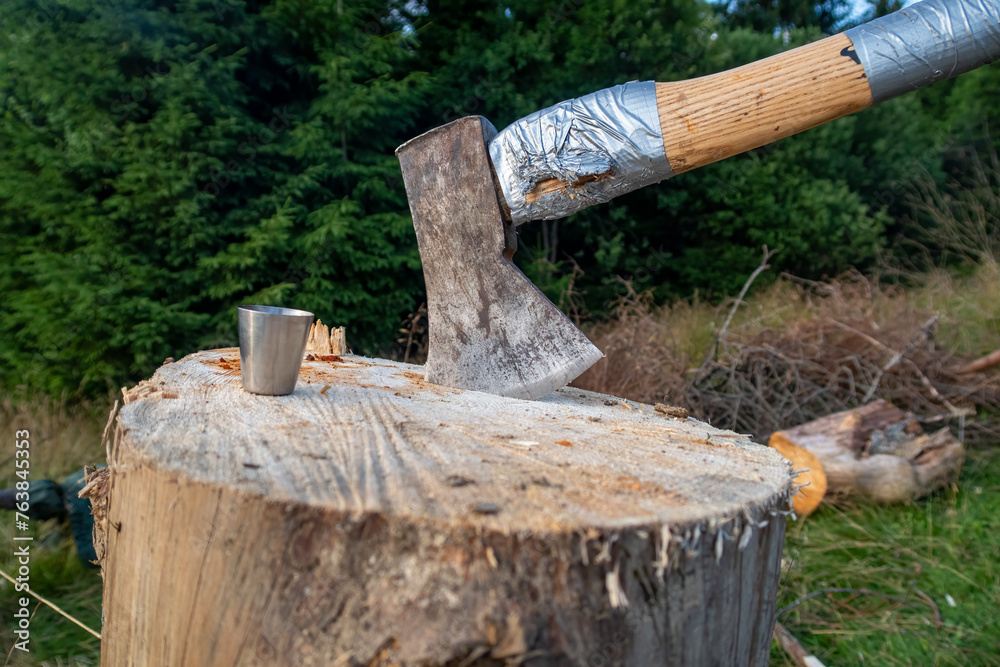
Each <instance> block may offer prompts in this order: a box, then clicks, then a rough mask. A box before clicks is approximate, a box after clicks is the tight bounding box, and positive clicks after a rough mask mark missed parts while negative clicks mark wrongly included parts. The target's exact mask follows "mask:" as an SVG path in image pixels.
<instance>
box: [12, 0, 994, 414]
mask: <svg viewBox="0 0 1000 667" xmlns="http://www.w3.org/2000/svg"><path fill="white" fill-rule="evenodd" d="M898 4H899V3H892V2H876V3H874V4H873V5H872V6H871V7H869V9H868V11H867V15H866V16H867V17H871V16H874V15H875V14H879V13H884V12H886V11H889V10H892V9H894V8H896V6H897V5H898ZM851 10H852V5H851V4H850V3H849V2H846V1H844V0H827V1H826V2H822V3H814V2H808V1H800V2H797V1H786V0H781V1H780V2H757V1H749V0H739V1H736V2H729V3H724V4H722V5H711V4H707V3H705V2H701V1H699V0H671V1H670V2H662V1H661V2H653V1H650V0H638V1H635V0H629V1H626V0H588V1H587V2H584V1H583V0H530V1H520V0H514V1H512V2H507V3H500V4H491V3H483V2H464V1H461V0H458V1H451V0H447V1H441V0H428V1H427V2H395V1H393V0H388V1H387V0H329V1H323V2H317V1H316V0H274V1H272V2H257V1H248V2H244V1H242V0H214V1H212V2H210V1H208V0H159V1H153V0H111V1H109V2H99V3H98V2H92V1H90V0H59V1H52V0H43V1H42V2H36V1H34V0H5V2H4V3H3V5H2V8H0V25H2V30H0V71H2V72H3V76H2V77H0V113H2V119H3V120H2V126H0V155H2V158H3V159H2V161H0V385H6V386H15V385H26V386H27V387H30V388H32V389H37V390H41V391H42V392H43V393H48V394H53V395H68V396H87V395H103V394H106V392H107V391H108V390H109V389H111V390H117V388H118V387H119V386H121V385H122V384H123V383H125V382H127V381H136V380H138V379H141V378H143V377H147V376H149V375H150V374H151V373H152V371H153V370H154V369H155V368H156V367H157V366H158V365H159V364H160V363H161V362H162V361H163V359H164V358H166V357H168V356H174V357H180V356H182V355H184V354H186V353H189V352H192V351H195V350H198V349H204V348H210V347H220V346H226V345H231V344H234V343H235V340H236V338H235V308H234V306H235V305H237V304H240V303H247V302H254V303H264V304H280V305H286V306H293V307H298V308H305V309H309V310H312V311H314V312H315V313H316V314H317V316H319V317H320V318H322V319H323V320H324V321H325V322H328V323H334V324H337V325H343V326H346V327H347V335H348V341H349V343H350V344H351V346H352V347H353V348H354V349H355V350H356V351H361V352H365V353H388V352H390V351H391V348H392V345H393V340H394V336H395V333H396V331H397V329H398V328H399V325H400V322H401V321H402V319H403V318H404V317H405V316H406V315H407V314H408V313H410V312H413V311H414V310H415V309H416V308H417V307H418V306H419V304H420V303H421V302H422V300H423V287H422V275H421V271H420V262H419V255H418V253H417V250H416V243H415V238H414V235H413V231H412V227H411V223H410V217H409V211H408V209H407V204H406V194H405V190H404V188H403V185H402V182H401V177H400V171H399V166H398V163H397V161H396V158H395V157H394V155H393V151H394V149H395V148H396V146H398V145H399V144H401V143H403V142H404V141H406V140H407V139H409V138H411V137H413V136H415V135H417V134H419V133H421V132H423V131H425V130H427V129H429V128H432V127H435V126H437V125H440V124H443V123H445V122H447V121H449V120H452V119H454V118H457V117H460V116H463V115H467V114H482V115H485V116H486V117H487V118H489V119H490V120H492V121H493V122H494V124H495V125H497V126H498V127H503V126H505V125H506V124H508V123H509V122H511V121H513V120H515V119H516V118H519V117H521V116H523V115H526V114H528V113H530V112H532V111H535V110H537V109H540V108H542V107H545V106H548V105H550V104H553V103H555V102H558V101H561V100H563V99H567V98H570V97H574V96H578V95H581V94H585V93H588V92H591V91H593V90H596V89H599V88H601V87H605V86H610V85H613V84H617V83H622V82H625V81H629V80H650V79H655V80H659V81H670V80H678V79H686V78H690V77H695V76H699V75H703V74H708V73H712V72H717V71H720V70H723V69H726V68H729V67H733V66H737V65H740V64H743V63H746V62H749V61H752V60H754V59H758V58H761V57H764V56H767V55H770V54H773V53H776V52H779V51H782V50H784V49H788V48H791V47H794V46H796V45H799V44H802V43H805V42H808V41H811V40H815V39H817V38H820V37H821V36H822V34H823V33H830V32H836V31H838V30H840V29H842V28H844V27H846V26H847V24H848V19H847V16H848V15H849V14H850V13H851ZM998 117H1000V77H998V76H997V69H996V67H987V68H983V69H980V70H978V71H976V72H973V73H970V74H968V75H966V76H964V77H961V78H960V79H958V80H955V81H951V82H946V83H944V84H941V85H938V86H936V87H933V88H931V89H927V90H924V91H921V92H920V93H919V94H916V95H911V96H908V97H905V98H900V99H897V100H894V101H892V102H890V103H888V104H885V105H883V106H881V107H878V108H875V109H873V110H870V111H867V112H865V113H862V114H860V115H858V116H856V117H851V118H846V119H842V120H840V121H837V122H835V123H831V124H829V125H826V126H824V127H821V128H818V129H815V130H813V131H810V132H807V133H805V134H803V135H800V136H797V137H792V138H789V139H786V140H784V141H781V142H779V143H778V144H776V145H773V146H770V147H765V148H762V149H760V150H757V151H753V152H751V153H749V154H745V155H742V156H740V157H738V158H734V159H730V160H727V161H724V162H722V163H719V164H715V165H711V166H709V167H707V168H704V169H701V170H697V171H695V172H692V173H688V174H684V175H681V176H679V177H677V178H675V179H673V180H671V181H669V182H667V183H664V184H662V185H659V186H656V187H652V188H647V189H646V190H645V191H642V192H637V193H634V194H632V195H630V196H627V197H623V198H621V199H619V200H617V201H615V202H613V203H612V204H610V205H606V206H602V207H598V208H595V209H591V210H588V211H585V212H583V213H580V214H578V215H576V216H574V217H572V218H570V219H567V220H564V221H559V222H552V223H535V224H532V225H528V226H525V227H522V228H521V229H522V232H521V245H522V249H521V251H520V252H519V253H518V256H517V258H516V259H517V261H518V262H519V263H520V264H521V266H522V267H523V268H524V269H525V271H526V272H527V273H528V274H529V276H531V277H532V278H533V279H534V280H535V281H536V283H537V284H539V286H540V287H542V288H543V289H545V290H546V291H547V292H548V293H549V294H550V295H551V296H553V297H554V298H556V299H558V298H559V296H560V294H564V293H565V292H566V288H567V287H568V286H569V285H570V281H571V280H572V286H573V295H574V299H575V301H574V306H576V308H577V309H578V311H579V312H583V313H584V314H585V317H586V318H589V319H592V320H601V319H602V318H605V317H606V316H607V315H608V312H609V310H610V308H609V304H612V303H614V302H615V300H616V298H618V297H619V296H621V295H622V294H623V290H624V288H623V287H622V282H621V281H620V280H619V279H618V277H621V278H625V279H628V280H631V281H632V285H633V286H634V288H635V289H636V290H637V291H640V292H641V291H644V290H651V291H652V294H653V295H654V297H655V299H656V300H657V301H659V302H664V301H666V300H672V299H677V298H686V297H690V296H691V295H693V294H695V293H697V294H699V295H700V296H701V297H702V298H707V299H708V300H713V299H719V298H720V297H722V296H725V295H729V294H732V293H735V291H736V290H737V289H738V288H739V286H740V285H741V284H742V282H743V281H744V280H745V278H746V275H747V274H748V273H749V272H750V271H751V270H752V269H753V268H754V267H755V266H756V265H757V263H758V261H759V254H760V247H761V245H763V244H767V246H768V247H769V248H771V249H777V250H779V251H780V252H779V254H778V255H777V256H776V257H775V258H774V259H773V261H772V267H773V268H774V269H775V272H773V274H772V275H774V274H777V273H778V272H780V271H789V272H792V273H794V274H796V275H798V276H801V277H806V278H818V277H822V276H824V275H835V274H838V273H839V272H841V271H843V270H845V269H846V268H848V267H849V266H855V267H860V268H861V269H865V268H867V267H869V266H871V264H872V262H874V261H875V260H876V258H877V257H879V256H880V253H883V252H884V251H885V250H886V249H889V248H891V247H892V246H893V245H894V243H893V240H894V239H895V238H896V237H897V236H898V235H899V234H900V233H901V232H905V231H909V232H913V233H912V234H910V235H911V236H912V237H914V238H919V237H920V229H921V226H922V225H924V224H925V221H923V220H920V219H919V216H918V217H914V214H913V212H912V210H911V207H910V206H909V204H908V202H907V196H908V194H909V193H911V192H913V191H914V186H915V185H916V184H918V183H922V182H924V181H926V180H928V179H929V180H930V181H931V182H932V183H937V184H944V183H945V180H946V179H947V178H952V179H959V180H961V179H962V178H964V177H966V176H967V174H966V171H967V166H968V164H969V161H970V160H969V156H970V155H971V154H972V152H973V151H980V152H981V151H982V150H983V149H984V148H989V147H990V146H991V144H993V143H995V141H996V140H995V139H993V137H992V135H991V134H990V129H991V127H992V126H993V125H995V124H996V122H997V119H998ZM908 228H909V229H908ZM924 247H925V248H928V246H927V245H926V244H925V246H924ZM929 250H930V251H931V252H932V253H933V252H935V251H936V249H935V248H933V247H929ZM767 280H768V278H767V277H765V278H764V279H762V280H761V284H764V283H766V282H767Z"/></svg>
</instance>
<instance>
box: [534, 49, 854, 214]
mask: <svg viewBox="0 0 1000 667" xmlns="http://www.w3.org/2000/svg"><path fill="white" fill-rule="evenodd" d="M871 105H872V93H871V89H870V87H869V85H868V79H867V77H866V76H865V68H864V66H863V65H862V64H861V62H860V60H859V59H858V57H857V54H856V53H855V51H854V45H853V44H852V43H851V40H850V39H849V38H848V37H847V35H846V34H843V33H841V34H839V35H834V36H833V37H827V38H826V39H822V40H820V41H818V42H813V43H811V44H806V45H805V46H800V47H798V48H796V49H792V50H791V51H786V52H784V53H779V54H777V55H775V56H771V57H770V58H764V59H763V60H758V61H757V62H754V63H750V64H749V65H743V66H742V67H737V68H735V69H731V70H728V71H726V72H720V73H718V74H712V75H709V76H703V77H700V78H698V79H689V80H687V81H676V82H671V83H657V84H656V106H657V111H658V114H659V117H660V130H661V133H662V136H663V148H664V151H665V152H666V155H667V160H669V162H670V167H671V169H672V170H673V172H674V174H681V173H684V172H685V171H691V170H692V169H696V168H698V167H702V166H704V165H706V164H711V163H712V162H718V161H719V160H724V159H726V158H727V157H732V156H733V155H739V154H740V153H743V152H745V151H748V150H751V149H753V148H758V147H760V146H763V145H765V144H769V143H771V142H773V141H777V140H778V139H783V138H784V137H787V136H790V135H793V134H795V133H797V132H802V131H803V130H808V129H809V128H811V127H816V126H817V125H821V124H822V123H825V122H827V121H831V120H834V119H836V118H840V117H841V116H846V115H848V114H852V113H854V112H856V111H861V110H862V109H865V108H867V107H870V106H871ZM565 187H566V184H565V183H563V182H562V181H560V180H558V179H555V178H550V179H546V180H543V181H539V182H538V183H537V184H536V185H535V187H534V189H533V190H532V191H531V192H530V193H528V195H527V201H528V202H529V203H532V202H535V201H537V200H539V199H541V198H543V197H545V196H546V195H549V194H551V193H554V192H557V191H559V190H564V189H565Z"/></svg>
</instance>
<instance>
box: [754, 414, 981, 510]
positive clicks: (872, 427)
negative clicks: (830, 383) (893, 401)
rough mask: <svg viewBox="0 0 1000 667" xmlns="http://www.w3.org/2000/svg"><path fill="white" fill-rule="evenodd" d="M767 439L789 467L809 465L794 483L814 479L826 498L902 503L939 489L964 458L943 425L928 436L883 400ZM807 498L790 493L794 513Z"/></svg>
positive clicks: (951, 478)
mask: <svg viewBox="0 0 1000 667" xmlns="http://www.w3.org/2000/svg"><path fill="white" fill-rule="evenodd" d="M770 444H771V445H772V446H774V447H776V448H777V449H778V450H779V451H781V452H782V453H783V454H786V452H787V454H786V456H787V457H788V458H789V459H790V460H792V461H793V463H794V466H793V467H796V468H800V469H801V468H809V473H807V474H803V475H802V476H801V478H799V479H797V480H796V482H795V484H796V486H798V485H799V484H802V483H803V482H809V481H811V480H812V479H813V478H816V481H817V483H818V485H822V484H825V488H826V494H827V496H828V497H829V496H834V497H836V496H860V497H863V498H867V499H869V500H872V501H875V502H880V503H893V502H906V501H909V500H913V499H914V498H919V497H921V496H925V495H927V494H928V493H932V492H933V491H936V490H937V489H940V488H942V487H943V486H945V485H947V484H949V483H950V482H952V481H954V480H955V479H956V478H957V476H958V472H959V471H960V470H961V468H962V463H963V461H964V460H965V452H964V449H963V447H962V443H960V442H959V441H958V440H957V439H956V438H955V437H954V436H953V435H952V434H951V432H950V431H949V430H948V429H947V428H942V429H940V430H938V431H935V432H934V433H931V434H929V435H928V434H926V433H924V430H923V428H922V427H921V426H920V424H919V423H918V422H917V419H916V417H915V416H914V415H913V413H910V412H905V411H903V410H900V409H898V408H896V407H893V406H892V405H890V404H889V403H887V402H885V401H875V402H873V403H869V404H868V405H864V406H862V407H860V408H855V409H853V410H845V411H844V412H838V413H836V414H832V415H827V416H825V417H820V418H819V419H816V420H813V421H811V422H808V423H806V424H802V425H801V426H796V427H795V428H790V429H786V430H784V431H778V432H776V433H774V434H773V435H772V436H771V440H770ZM797 450H804V451H805V452H806V453H808V454H811V455H812V456H814V457H815V459H816V460H818V461H819V463H820V465H821V466H822V469H821V470H818V469H817V468H816V466H815V465H810V464H808V463H805V464H804V463H803V462H802V461H800V460H798V459H797V456H798V455H799V453H798V451H797ZM806 488H808V487H806ZM804 490H805V489H803V491H804ZM812 500H813V499H810V502H808V503H807V502H805V501H804V500H800V499H799V498H798V497H796V498H795V499H794V501H795V503H796V513H801V514H807V513H808V512H809V511H812V510H811V509H808V506H809V505H812V507H813V508H814V505H813V504H812V502H811V501H812ZM800 509H801V511H800ZM807 510H808V511H807Z"/></svg>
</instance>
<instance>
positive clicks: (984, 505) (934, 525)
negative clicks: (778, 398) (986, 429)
mask: <svg viewBox="0 0 1000 667" xmlns="http://www.w3.org/2000/svg"><path fill="white" fill-rule="evenodd" d="M783 566H784V572H783V575H782V581H781V590H780V594H779V601H778V607H779V609H781V608H782V607H786V606H787V605H790V604H792V603H793V602H795V601H796V600H800V599H802V598H804V597H805V596H807V595H808V594H810V593H811V592H813V591H818V590H822V589H827V588H851V589H866V590H870V591H872V593H871V594H857V593H832V594H828V595H819V596H817V597H814V598H811V599H809V600H806V601H805V602H802V603H801V604H799V605H798V606H795V607H794V608H791V609H789V610H788V611H787V612H785V613H781V614H780V620H781V621H782V623H784V624H785V627H786V628H788V630H789V631H790V632H791V633H792V634H794V635H795V636H796V638H798V639H799V641H800V642H801V643H802V644H803V646H805V647H806V648H807V650H809V651H810V652H811V653H813V654H814V655H816V656H817V657H818V658H819V659H820V660H822V661H823V662H824V663H825V664H827V665H836V666H837V667H845V666H848V665H914V666H916V665H919V666H925V665H926V666H930V665H955V666H956V667H958V666H968V667H973V666H975V665H996V664H998V660H1000V614H998V613H997V610H998V609H1000V450H997V449H995V448H994V449H989V450H978V451H971V452H969V457H968V460H967V461H966V464H965V467H964V469H963V471H962V474H961V477H960V479H959V481H958V483H957V484H956V485H954V486H953V487H952V488H950V489H947V490H946V491H944V492H941V493H938V494H936V495H934V496H932V497H930V498H927V499H925V500H923V501H920V502H917V503H914V504H912V505H908V506H875V505H862V506H856V507H830V506H827V507H824V508H821V509H820V510H819V511H817V512H816V513H815V514H813V515H811V516H810V517H808V518H807V519H804V520H800V521H799V522H798V523H795V524H789V526H788V538H787V541H786V544H785V554H784V559H783ZM887 596H892V597H887ZM949 596H950V598H951V600H952V601H953V602H954V606H952V603H951V602H949ZM929 601H932V602H933V605H935V606H936V607H937V610H938V612H939V614H940V623H939V622H938V620H937V617H936V616H937V615H936V614H935V610H934V606H932V605H931V603H930V602H929ZM771 658H772V661H771V664H772V665H775V666H777V667H785V666H788V667H791V666H792V665H794V664H795V663H794V662H792V661H791V660H790V659H789V658H788V657H787V656H786V655H785V654H784V652H783V651H782V650H781V649H780V648H778V647H777V645H775V646H774V647H773V648H772V651H771Z"/></svg>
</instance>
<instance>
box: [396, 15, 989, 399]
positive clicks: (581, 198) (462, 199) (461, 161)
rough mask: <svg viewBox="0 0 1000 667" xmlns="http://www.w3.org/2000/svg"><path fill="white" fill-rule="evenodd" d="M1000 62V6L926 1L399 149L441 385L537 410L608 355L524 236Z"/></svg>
mask: <svg viewBox="0 0 1000 667" xmlns="http://www.w3.org/2000/svg"><path fill="white" fill-rule="evenodd" d="M998 57H1000V0H925V1H924V2H919V3H917V4H914V5H912V6H910V7H907V8H906V9H902V10H900V11H898V12H895V13H894V14H890V15H888V16H885V17H882V18H880V19H876V20H874V21H872V22H870V23H867V24H864V25H861V26H859V27H856V28H852V29H850V30H848V31H847V32H845V33H842V34H839V35H835V36H833V37H828V38H826V39H823V40H821V41H818V42H814V43H812V44H808V45H806V46H802V47H799V48H797V49H793V50H791V51H787V52H785V53H782V54H779V55H776V56H773V57H770V58H766V59H764V60H760V61H758V62H755V63H751V64H749V65H744V66H742V67H738V68H736V69H732V70H729V71H727V72H722V73H720V74H713V75H711V76H706V77H702V78H698V79H693V80H689V81H680V82H671V83H655V82H639V83H637V82H632V83H626V84H623V85H619V86H615V87H612V88H608V89H605V90H601V91H598V92H596V93H592V94H590V95H586V96H584V97H581V98H578V99H574V100H569V101H566V102H562V103H560V104H556V105H555V106H552V107H549V108H547V109H543V110H542V111H538V112H536V113H533V114H531V115H529V116H527V117H525V118H522V119H521V120H519V121H516V122H515V123H513V124H512V125H510V126H509V127H507V128H506V129H504V130H503V131H501V132H499V133H497V131H496V129H495V128H494V127H493V125H491V124H490V122H489V121H487V120H486V119H485V118H482V117H479V116H471V117H467V118H462V119H459V120H457V121H454V122H452V123H449V124H447V125H444V126H441V127H438V128H436V129H433V130H431V131H429V132H426V133H424V134H422V135H420V136H419V137H416V138H415V139H412V140H410V141H408V142H406V143H405V144H403V145H402V146H400V147H399V148H398V149H397V150H396V155H397V156H398V157H399V161H400V165H401V167H402V172H403V182H404V184H405V186H406V193H407V197H408V199H409V203H410V212H411V213H412V215H413V226H414V229H415V231H416V235H417V245H418V246H419V249H420V257H421V261H422V263H423V270H424V279H425V281H426V286H427V304H428V305H427V311H428V313H427V317H428V325H429V329H430V331H429V337H430V340H429V343H428V354H427V364H426V379H427V381H428V382H432V383H435V384H441V385H446V386H449V387H456V388H461V389H472V390H477V391H484V392H489V393H493V394H498V395H501V396H510V397H514V398H523V399H536V398H539V397H541V396H543V395H545V394H547V393H549V392H551V391H553V390H554V389H556V388H558V387H561V386H562V385H564V384H566V383H567V382H570V381H571V380H573V379H574V378H576V377H577V376H578V375H580V374H581V373H583V372H584V371H585V370H587V369H588V368H590V366H591V365H593V364H594V363H595V362H596V361H597V360H598V359H600V358H601V357H602V356H603V355H602V354H601V352H600V350H598V349H597V348H596V347H595V346H594V345H593V343H591V342H590V341H589V340H588V339H587V337H586V336H584V335H583V333H582V332H581V331H580V330H579V329H578V328H577V327H576V326H574V325H573V323H572V322H571V321H570V320H569V319H568V318H567V317H566V316H565V315H564V314H563V313H562V312H561V311H560V310H559V309H558V308H557V307H556V306H555V305H554V304H553V303H552V302H551V301H549V300H548V299H547V298H546V297H545V296H544V295H543V294H542V293H541V292H540V291H539V290H538V289H537V288H536V287H535V286H534V285H533V284H532V283H531V281H529V280H528V279H527V278H526V277H525V276H524V274H523V273H521V271H520V270H519V269H518V268H517V267H516V266H515V265H514V264H513V262H511V257H512V256H513V253H514V250H515V249H516V247H517V244H516V236H515V227H516V226H517V225H521V224H523V223H525V222H528V221H531V220H539V219H556V218H561V217H564V216H567V215H569V214H571V213H573V212H575V211H579V210H581V209H584V208H586V207H588V206H591V205H594V204H598V203H602V202H606V201H608V200H610V199H612V198H614V197H617V196H618V195H620V194H623V193H626V192H629V191H631V190H635V189H637V188H641V187H644V186H646V185H650V184H652V183H656V182H659V181H661V180H664V179H667V178H670V177H671V176H673V175H674V174H681V173H684V172H686V171H690V170H692V169H695V168H697V167H700V166H702V165H706V164H709V163H712V162H715V161H717V160H721V159H723V158H727V157H730V156H732V155H736V154H738V153H742V152H744V151H747V150H750V149H753V148H757V147H759V146H763V145H765V144H768V143H770V142H772V141H776V140H778V139H781V138H783V137H787V136H790V135H792V134H795V133H797V132H801V131H803V130H806V129H809V128H811V127H815V126H816V125H820V124H822V123H825V122H827V121H831V120H834V119H836V118H840V117H841V116H846V115H848V114H851V113H854V112H856V111H861V110H862V109H865V108H867V107H869V106H871V105H873V104H876V103H878V102H881V101H883V100H887V99H890V98H892V97H896V96H898V95H902V94H903V93H906V92H908V91H911V90H915V89H917V88H921V87H923V86H927V85H930V84H932V83H935V82H937V81H941V80H943V79H947V78H950V77H953V76H956V75H958V74H961V73H963V72H967V71H970V70H972V69H975V68H976V67H979V66H980V65H983V64H986V63H988V62H992V61H994V60H996V59H997V58H998Z"/></svg>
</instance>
